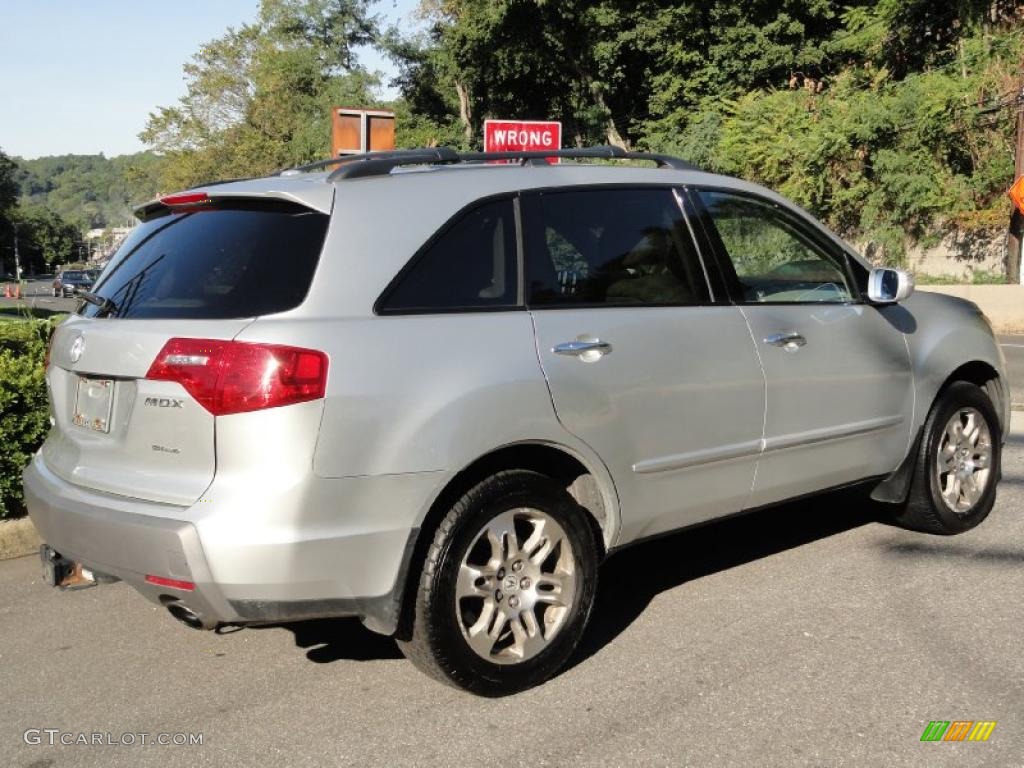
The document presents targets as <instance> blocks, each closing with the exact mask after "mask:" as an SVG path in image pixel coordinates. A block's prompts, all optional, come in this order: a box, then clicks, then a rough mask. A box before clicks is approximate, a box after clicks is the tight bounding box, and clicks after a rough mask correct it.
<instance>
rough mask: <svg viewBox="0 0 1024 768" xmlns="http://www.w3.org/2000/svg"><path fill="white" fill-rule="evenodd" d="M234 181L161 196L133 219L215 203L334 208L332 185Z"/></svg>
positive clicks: (307, 181)
mask: <svg viewBox="0 0 1024 768" xmlns="http://www.w3.org/2000/svg"><path fill="white" fill-rule="evenodd" d="M269 181H270V183H273V185H274V186H273V187H271V186H270V185H269V184H268V180H261V181H257V180H250V179H237V180H232V181H227V182H216V183H214V184H207V185H204V188H203V189H190V190H186V191H185V192H176V193H175V194H173V195H163V196H161V197H158V198H156V199H155V200H150V201H149V202H148V203H143V204H142V205H140V206H138V207H137V208H136V209H135V216H136V218H138V219H139V220H140V221H146V220H147V219H151V218H152V217H153V216H156V215H160V214H163V213H165V212H167V211H168V210H187V209H195V210H199V209H201V208H203V207H205V206H208V205H213V204H215V203H216V202H217V201H218V200H225V199H228V200H232V199H233V200H282V201H285V202H289V203H297V204H299V205H301V206H304V207H306V208H311V209H312V210H314V211H319V212H320V213H326V214H330V213H331V209H332V208H333V207H334V185H333V184H326V183H323V182H320V183H316V182H313V183H311V182H310V181H309V180H301V181H300V180H292V179H273V180H269Z"/></svg>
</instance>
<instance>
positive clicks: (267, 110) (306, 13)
mask: <svg viewBox="0 0 1024 768" xmlns="http://www.w3.org/2000/svg"><path fill="white" fill-rule="evenodd" d="M368 7H369V0H262V1H261V3H260V13H259V18H258V19H257V21H256V22H255V23H253V24H246V25H243V26H242V27H239V28H238V29H229V30H228V31H227V33H226V34H225V35H224V36H223V37H221V38H219V39H217V40H213V41H211V42H209V43H207V44H205V45H203V46H202V47H201V48H200V50H199V52H198V53H197V54H196V55H195V56H194V57H193V60H192V62H191V63H189V64H188V65H187V66H186V67H185V79H186V84H187V93H186V95H185V96H184V97H182V98H181V99H180V101H179V103H178V104H176V105H175V106H172V107H161V108H159V109H158V110H157V112H155V113H152V114H150V116H149V121H148V122H147V124H146V128H145V130H144V131H143V132H142V134H140V138H142V140H143V141H144V142H146V143H147V144H149V145H150V146H152V147H153V148H154V149H156V150H157V151H159V152H160V153H161V154H162V155H163V156H164V158H165V163H164V164H163V166H162V169H161V181H162V184H163V187H164V188H165V189H181V188H185V187H189V186H193V185H196V184H199V183H201V182H203V181H209V180H212V179H219V178H226V177H234V176H253V175H259V174H261V173H270V172H272V171H274V170H277V169H280V168H283V167H288V166H293V165H298V164H301V163H303V162H307V161H310V160H316V159H320V158H323V157H326V156H328V155H329V154H330V108H331V107H332V106H335V105H349V106H361V105H372V104H373V103H374V98H373V95H372V91H371V89H372V87H373V86H374V85H376V84H377V81H376V79H375V78H374V77H373V76H372V75H370V74H369V73H368V72H366V71H365V70H364V69H362V68H361V67H359V66H358V65H357V64H356V62H355V57H354V53H353V49H354V48H355V47H356V46H358V45H362V44H365V43H367V42H369V41H370V40H371V39H372V38H373V36H374V35H375V34H376V29H377V21H376V18H375V17H373V16H371V15H370V14H369V12H368Z"/></svg>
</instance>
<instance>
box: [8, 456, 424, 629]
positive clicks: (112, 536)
mask: <svg viewBox="0 0 1024 768" xmlns="http://www.w3.org/2000/svg"><path fill="white" fill-rule="evenodd" d="M428 481H429V483H428ZM436 482H437V480H436V479H434V478H422V479H417V478H411V479H407V480H405V481H403V480H402V478H401V477H398V476H396V477H393V478H390V479H382V480H374V481H371V480H369V479H358V480H356V479H350V480H344V481H343V480H334V481H316V488H315V489H311V488H308V487H307V488H306V492H305V493H303V494H300V496H301V499H302V503H301V504H295V503H294V502H293V505H292V506H291V507H289V505H288V504H285V503H284V499H283V497H280V496H277V497H275V495H274V494H273V493H267V490H266V489H263V492H262V494H261V495H262V499H261V500H258V499H257V498H255V497H246V496H244V495H242V494H241V493H240V492H239V491H238V489H236V488H230V489H229V488H226V487H223V486H221V487H219V488H218V483H217V481H215V482H214V486H213V487H211V490H210V491H209V494H210V495H212V496H214V497H215V498H219V499H221V498H222V499H225V501H224V502H223V503H222V504H220V505H218V508H217V509H214V508H212V507H211V506H210V505H206V504H197V505H195V506H194V507H178V506H172V505H166V504H158V503H154V502H147V501H140V500H136V499H130V498H127V497H123V496H117V495H114V494H107V493H102V492H98V491H93V490H88V489H84V488H81V487H79V486H76V485H73V484H71V483H68V482H66V481H65V480H63V479H61V478H60V477H58V476H56V475H55V474H54V473H53V472H51V471H50V470H49V469H48V468H47V466H46V464H45V461H44V460H43V459H42V457H41V456H39V455H37V456H36V457H35V458H34V459H33V461H32V463H31V464H30V465H29V466H28V468H27V469H26V470H25V472H24V488H25V500H26V504H27V506H28V510H29V516H30V517H31V518H32V521H33V522H34V523H35V526H36V528H37V529H38V531H39V534H40V535H41V536H42V538H43V540H44V541H45V542H46V543H47V544H49V545H50V546H52V547H53V548H54V549H56V550H57V551H58V552H59V553H60V554H62V555H63V556H64V557H67V558H69V559H71V560H75V561H77V562H80V563H82V564H83V565H84V566H86V567H87V568H89V569H91V570H93V571H97V572H100V573H105V574H109V575H111V576H116V577H117V578H119V579H121V580H122V581H124V582H126V583H127V584H129V585H131V586H132V587H134V588H135V589H136V590H138V591H139V592H140V593H141V594H142V595H143V596H145V597H146V598H148V599H150V600H152V601H154V602H158V603H162V604H167V603H169V602H171V601H174V600H179V601H181V603H183V604H184V605H185V606H187V607H188V608H189V610H191V611H192V612H193V613H195V614H196V615H197V616H198V617H199V618H200V620H201V622H202V625H203V626H204V627H206V628H211V627H215V626H217V625H219V624H247V623H272V622H280V621H295V620H300V619H312V618H321V617H328V616H358V617H360V618H361V619H363V622H364V623H365V624H366V626H367V627H369V628H370V629H373V630H375V631H377V632H382V633H384V634H390V633H392V632H394V631H395V629H396V627H397V622H398V616H399V608H400V604H401V599H402V591H403V587H404V584H405V577H406V574H407V568H408V564H409V560H410V555H411V552H412V548H413V545H414V543H415V540H416V534H417V532H418V528H417V527H416V518H417V516H418V514H417V513H418V507H419V503H418V502H417V503H415V504H410V501H411V499H410V490H409V484H410V483H415V487H416V489H417V493H415V494H412V496H414V497H418V496H419V495H421V494H422V493H423V491H425V490H426V489H427V488H428V487H432V486H433V485H434V484H435V483H436ZM420 486H422V490H421V489H420ZM220 491H223V493H220ZM230 491H235V495H234V499H232V500H230V501H229V500H228V499H229V498H230V496H229V495H228V494H229V492H230ZM261 502H262V503H261ZM345 502H348V503H347V504H346V503H345ZM346 507H348V513H347V514H339V508H341V510H344V509H345V508H346ZM402 507H405V509H406V510H407V512H406V514H407V515H408V517H407V518H406V520H401V521H399V520H397V519H395V518H397V517H398V514H397V509H400V508H402ZM382 509H384V510H387V509H391V510H396V512H395V513H393V514H392V515H390V516H389V515H387V514H385V513H383V512H382ZM317 510H323V517H327V515H328V514H329V515H330V517H331V518H333V519H334V524H333V525H331V526H328V524H327V522H326V520H324V519H322V518H320V519H318V517H319V516H318V515H316V514H315V512H316V511H317ZM356 510H368V512H367V513H365V514H357V513H356ZM296 515H300V516H302V517H304V518H306V519H304V520H303V521H302V522H297V521H296V520H295V517H296ZM389 517H390V518H391V519H390V520H387V518H389ZM403 517H404V515H403ZM285 519H289V520H291V522H292V525H290V526H288V527H284V526H283V525H282V524H283V522H284V520H285ZM147 574H153V575H156V576H162V577H167V578H171V579H176V580H181V581H187V582H192V583H193V584H195V590H194V591H179V590H176V589H171V588H168V587H163V586H157V585H154V584H150V583H148V582H147V581H146V578H145V577H146V575H147Z"/></svg>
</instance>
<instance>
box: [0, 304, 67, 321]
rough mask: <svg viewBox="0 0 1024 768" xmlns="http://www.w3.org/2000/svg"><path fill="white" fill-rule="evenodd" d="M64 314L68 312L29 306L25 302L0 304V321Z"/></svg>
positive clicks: (43, 318)
mask: <svg viewBox="0 0 1024 768" xmlns="http://www.w3.org/2000/svg"><path fill="white" fill-rule="evenodd" d="M66 314H68V313H67V311H65V310H61V309H44V308H43V307H31V306H28V305H27V304H20V305H19V304H13V305H10V306H0V322H2V321H4V320H15V321H16V320H45V319H46V318H49V317H57V316H58V315H66Z"/></svg>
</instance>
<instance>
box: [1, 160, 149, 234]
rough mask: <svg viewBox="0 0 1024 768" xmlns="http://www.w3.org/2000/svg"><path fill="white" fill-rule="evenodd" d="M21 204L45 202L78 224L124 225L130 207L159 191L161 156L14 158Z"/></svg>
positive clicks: (84, 227) (82, 226)
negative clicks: (16, 164) (158, 178)
mask: <svg viewBox="0 0 1024 768" xmlns="http://www.w3.org/2000/svg"><path fill="white" fill-rule="evenodd" d="M17 163H18V171H17V174H16V178H17V182H18V184H19V186H20V188H21V191H20V196H21V201H22V203H24V204H28V205H35V206H44V205H45V206H46V207H47V208H49V209H50V210H51V211H52V212H54V213H55V214H57V215H58V216H60V217H61V218H62V219H64V220H65V221H67V222H68V223H70V224H71V225H73V226H74V227H75V228H77V229H79V230H87V229H102V228H105V227H114V226H125V225H126V224H127V223H128V222H129V220H130V219H131V216H132V213H131V212H132V208H133V207H134V206H135V205H138V204H139V203H143V202H146V201H147V200H151V199H152V198H153V197H154V196H155V195H156V193H157V191H158V183H157V173H158V168H159V164H160V158H158V157H157V156H156V155H154V154H152V153H149V152H140V153H138V154H135V155H123V156H120V157H113V158H106V157H104V156H103V155H58V156H52V157H40V158H37V159H34V160H21V159H19V160H17Z"/></svg>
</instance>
